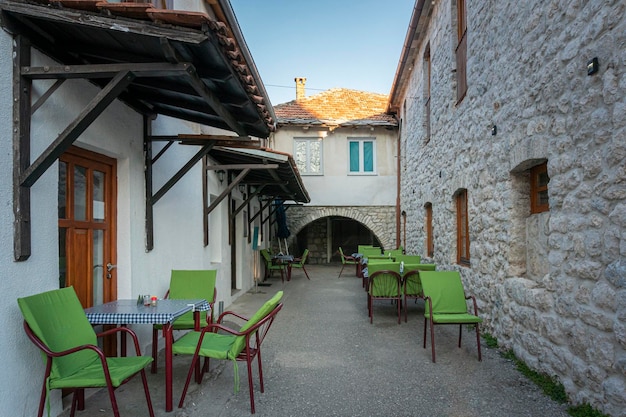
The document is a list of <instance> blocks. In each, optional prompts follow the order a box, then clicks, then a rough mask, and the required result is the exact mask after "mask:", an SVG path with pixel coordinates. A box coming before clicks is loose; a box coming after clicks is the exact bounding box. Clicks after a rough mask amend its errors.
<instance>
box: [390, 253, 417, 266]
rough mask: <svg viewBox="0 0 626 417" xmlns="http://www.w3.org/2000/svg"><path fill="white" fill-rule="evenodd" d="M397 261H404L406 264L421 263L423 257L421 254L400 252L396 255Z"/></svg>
mask: <svg viewBox="0 0 626 417" xmlns="http://www.w3.org/2000/svg"><path fill="white" fill-rule="evenodd" d="M395 258H396V262H404V263H405V264H407V263H410V264H419V263H420V262H421V260H422V257H421V256H419V255H404V254H399V255H396V256H395Z"/></svg>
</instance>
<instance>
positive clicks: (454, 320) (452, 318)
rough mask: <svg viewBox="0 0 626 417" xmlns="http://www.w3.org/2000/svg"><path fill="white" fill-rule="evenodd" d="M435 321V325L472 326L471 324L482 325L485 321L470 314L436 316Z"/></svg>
mask: <svg viewBox="0 0 626 417" xmlns="http://www.w3.org/2000/svg"><path fill="white" fill-rule="evenodd" d="M433 321H434V322H435V324H470V323H482V322H483V319H481V318H480V317H477V316H474V315H473V314H468V313H459V314H451V313H446V314H434V313H433Z"/></svg>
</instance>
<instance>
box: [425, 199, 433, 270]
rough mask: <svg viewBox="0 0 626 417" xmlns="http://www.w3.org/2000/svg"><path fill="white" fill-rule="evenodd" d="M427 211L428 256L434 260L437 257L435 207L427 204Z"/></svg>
mask: <svg viewBox="0 0 626 417" xmlns="http://www.w3.org/2000/svg"><path fill="white" fill-rule="evenodd" d="M424 210H425V213H424V214H425V216H424V217H425V223H426V224H425V228H426V256H428V257H429V258H432V257H433V256H435V243H434V241H433V205H432V204H431V203H426V205H425V206H424Z"/></svg>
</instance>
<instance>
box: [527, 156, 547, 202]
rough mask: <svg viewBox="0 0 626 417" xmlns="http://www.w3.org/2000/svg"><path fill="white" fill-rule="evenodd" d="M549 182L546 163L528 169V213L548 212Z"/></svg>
mask: <svg viewBox="0 0 626 417" xmlns="http://www.w3.org/2000/svg"><path fill="white" fill-rule="evenodd" d="M549 182H550V177H549V176H548V163H547V162H544V163H543V164H539V165H537V166H535V167H533V168H531V169H530V212H531V213H532V214H535V213H542V212H544V211H549V210H550V205H549V204H548V183H549Z"/></svg>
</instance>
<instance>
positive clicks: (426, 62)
mask: <svg viewBox="0 0 626 417" xmlns="http://www.w3.org/2000/svg"><path fill="white" fill-rule="evenodd" d="M430 71H431V65H430V44H428V45H426V52H425V53H424V83H425V84H426V88H425V89H424V93H425V95H426V105H425V108H424V111H425V113H426V140H425V142H426V143H428V142H429V141H430V82H431V76H430V74H431V73H430Z"/></svg>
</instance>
